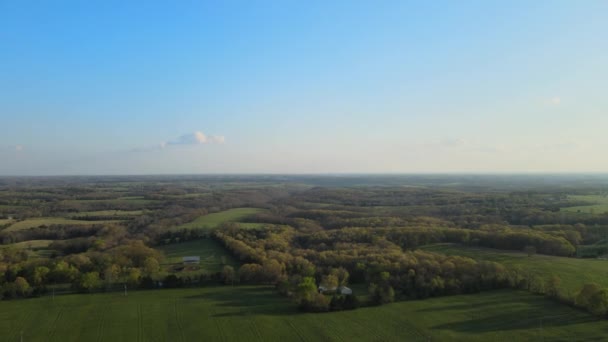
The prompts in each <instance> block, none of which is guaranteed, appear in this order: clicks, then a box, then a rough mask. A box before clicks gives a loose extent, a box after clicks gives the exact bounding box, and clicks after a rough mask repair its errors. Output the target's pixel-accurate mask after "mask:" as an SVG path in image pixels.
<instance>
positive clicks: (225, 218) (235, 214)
mask: <svg viewBox="0 0 608 342" xmlns="http://www.w3.org/2000/svg"><path fill="white" fill-rule="evenodd" d="M261 211H262V209H258V208H235V209H228V210H224V211H220V212H219V213H213V214H207V215H203V216H200V217H198V218H197V219H196V220H194V221H192V222H188V223H185V224H182V225H180V226H177V227H176V228H175V229H184V228H188V229H192V228H215V227H217V226H219V225H220V224H222V223H224V222H239V221H240V220H242V219H244V218H245V217H247V216H250V215H254V214H257V213H259V212H261Z"/></svg>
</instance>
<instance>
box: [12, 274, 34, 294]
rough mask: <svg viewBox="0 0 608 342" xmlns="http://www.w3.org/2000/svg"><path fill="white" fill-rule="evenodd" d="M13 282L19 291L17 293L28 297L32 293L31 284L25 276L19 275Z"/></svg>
mask: <svg viewBox="0 0 608 342" xmlns="http://www.w3.org/2000/svg"><path fill="white" fill-rule="evenodd" d="M13 283H14V285H15V290H16V291H17V294H19V295H21V296H23V297H26V296H28V295H29V294H30V293H31V288H30V284H29V283H28V282H27V280H26V279H25V278H23V277H17V278H16V279H15V281H14V282H13Z"/></svg>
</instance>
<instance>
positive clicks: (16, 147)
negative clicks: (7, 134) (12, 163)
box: [15, 145, 23, 151]
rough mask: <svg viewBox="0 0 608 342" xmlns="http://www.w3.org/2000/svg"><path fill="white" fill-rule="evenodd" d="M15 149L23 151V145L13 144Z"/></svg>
mask: <svg viewBox="0 0 608 342" xmlns="http://www.w3.org/2000/svg"><path fill="white" fill-rule="evenodd" d="M15 151H23V145H15Z"/></svg>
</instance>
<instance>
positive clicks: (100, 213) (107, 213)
mask: <svg viewBox="0 0 608 342" xmlns="http://www.w3.org/2000/svg"><path fill="white" fill-rule="evenodd" d="M143 213H144V211H143V210H97V211H83V212H78V213H71V214H69V215H67V217H68V218H75V217H116V218H117V219H120V218H123V217H131V216H139V215H142V214H143Z"/></svg>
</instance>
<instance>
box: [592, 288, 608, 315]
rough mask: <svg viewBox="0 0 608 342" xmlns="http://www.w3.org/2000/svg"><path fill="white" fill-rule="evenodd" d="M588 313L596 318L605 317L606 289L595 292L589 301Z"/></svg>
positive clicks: (607, 295) (606, 304)
mask: <svg viewBox="0 0 608 342" xmlns="http://www.w3.org/2000/svg"><path fill="white" fill-rule="evenodd" d="M588 309H589V311H590V312H591V313H592V314H594V315H597V316H600V317H603V316H606V313H607V312H608V289H601V290H599V291H597V292H596V293H595V294H593V296H591V298H590V300H589V306H588Z"/></svg>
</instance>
